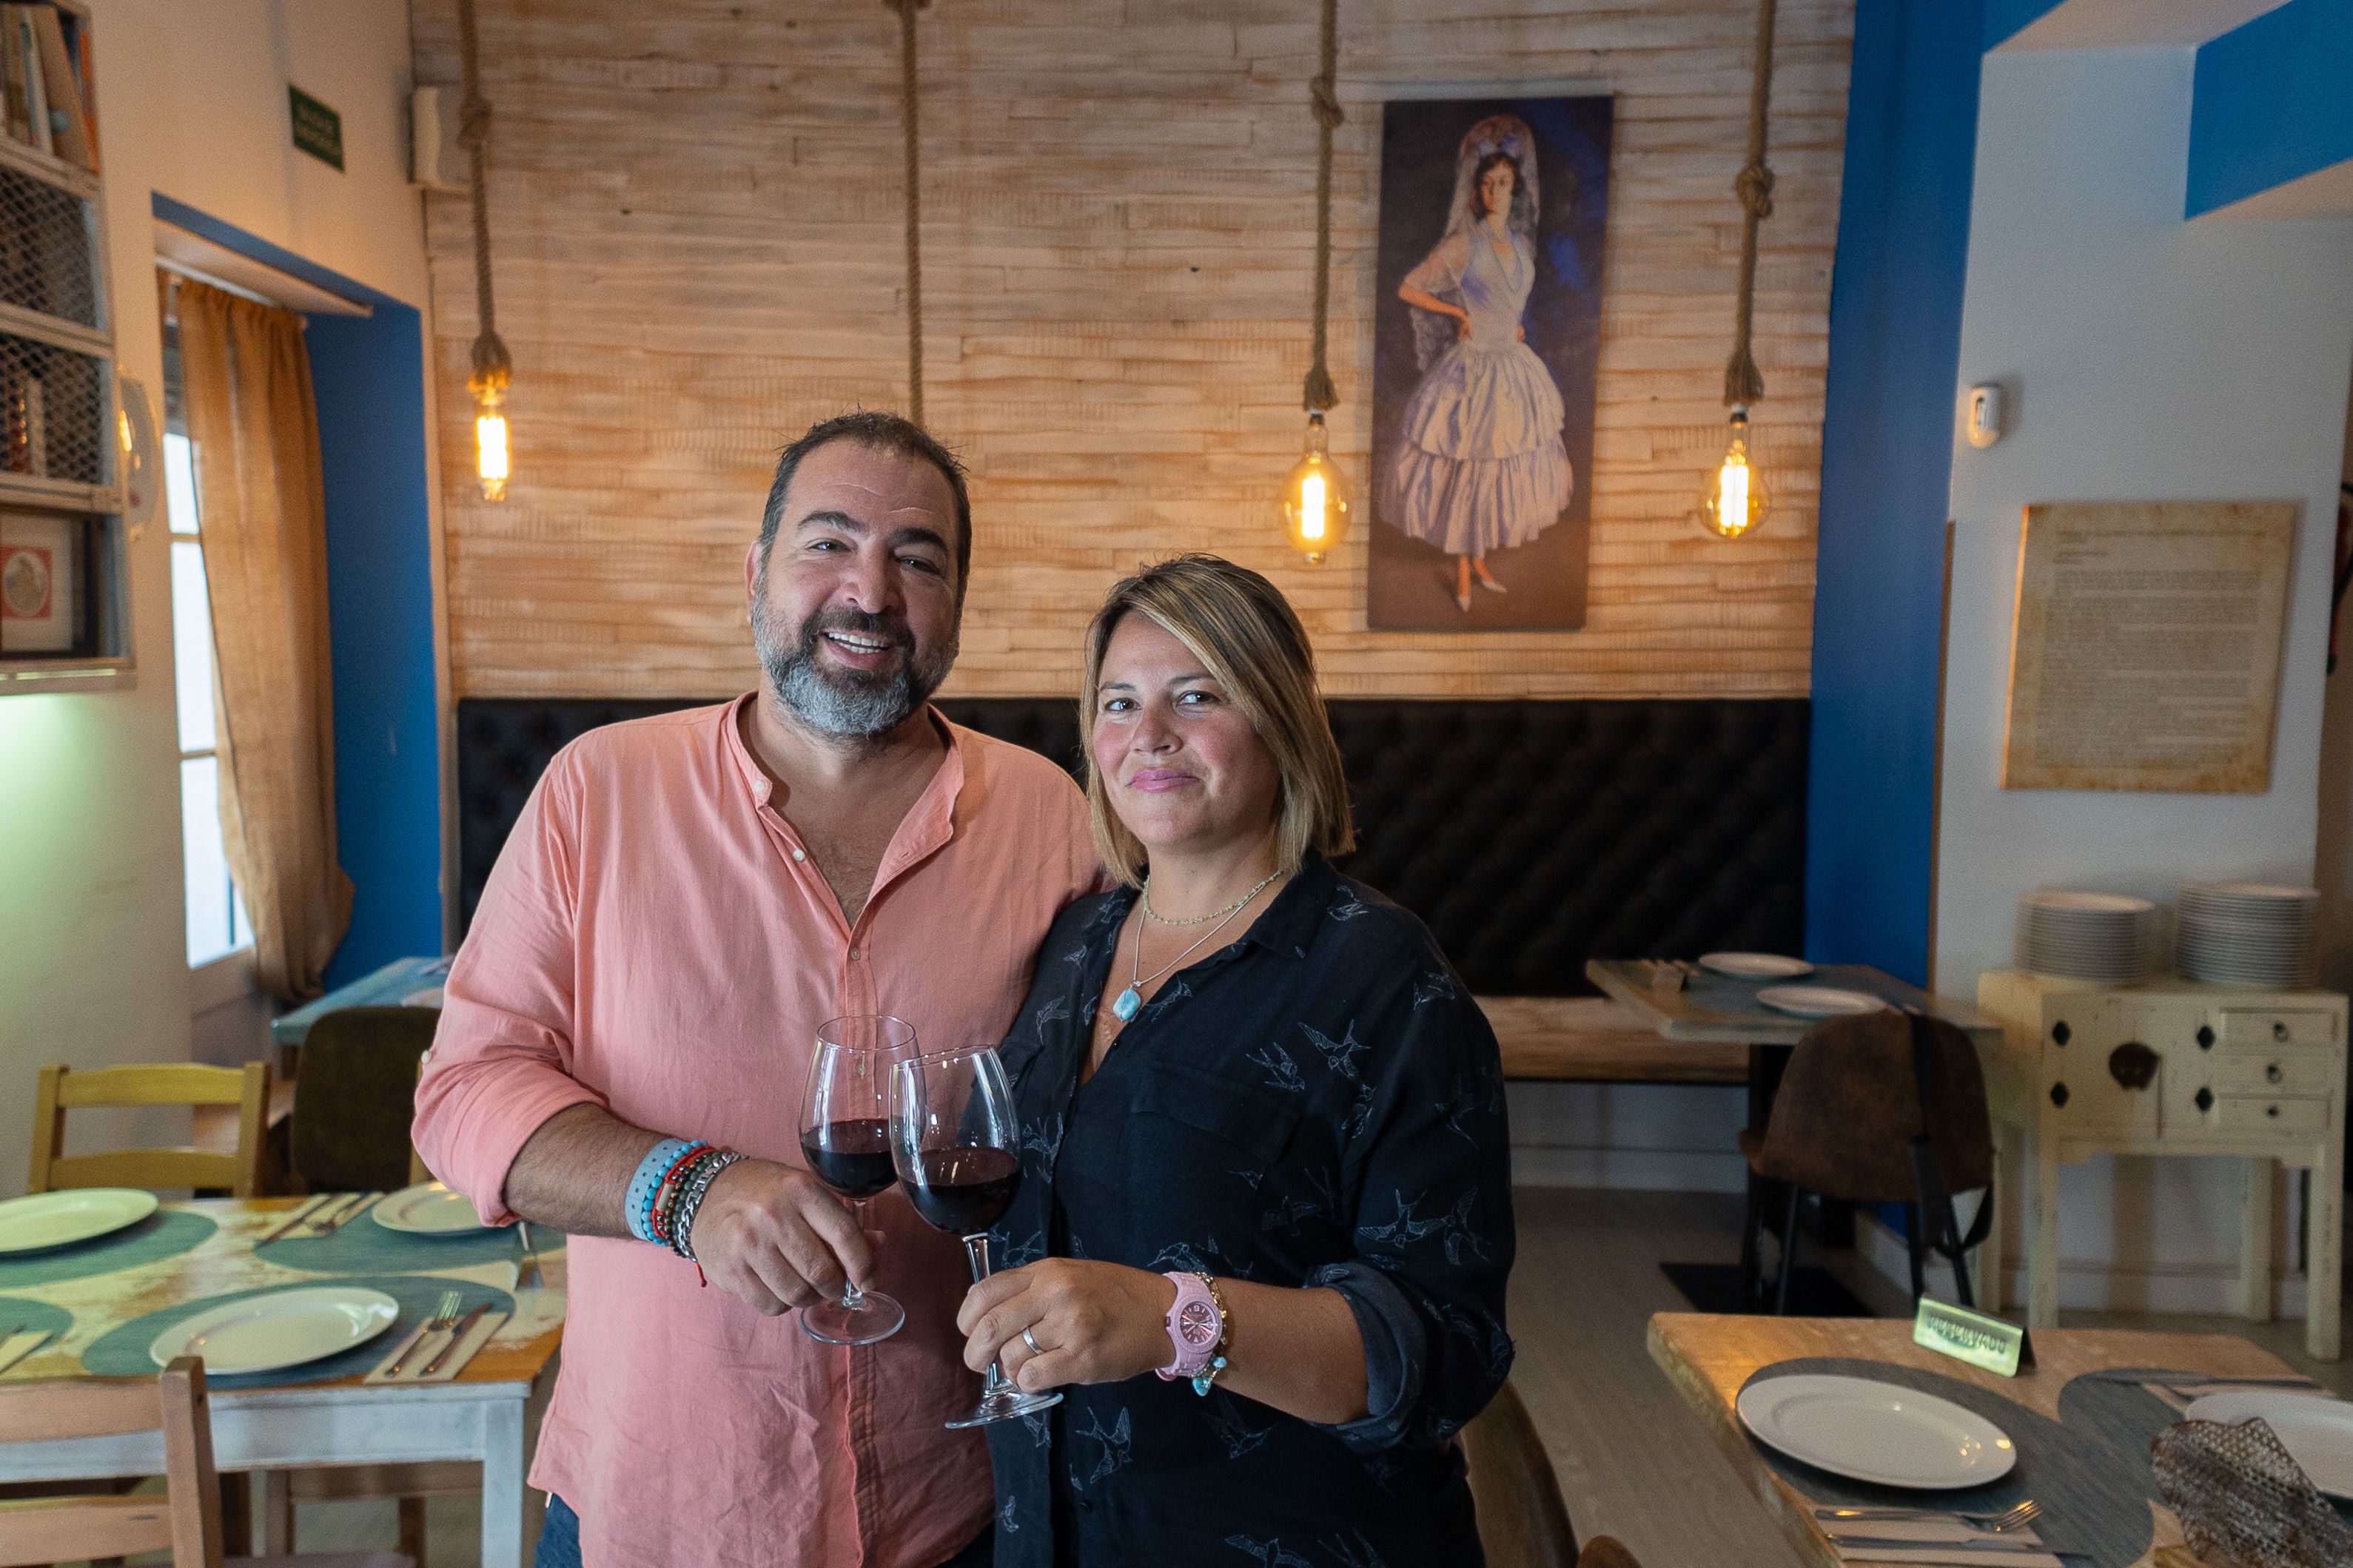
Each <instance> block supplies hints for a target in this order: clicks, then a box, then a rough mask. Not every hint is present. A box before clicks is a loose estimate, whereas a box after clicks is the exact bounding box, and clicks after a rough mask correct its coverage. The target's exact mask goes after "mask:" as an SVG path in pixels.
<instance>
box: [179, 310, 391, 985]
mask: <svg viewBox="0 0 2353 1568" xmlns="http://www.w3.org/2000/svg"><path fill="white" fill-rule="evenodd" d="M179 321H180V377H181V384H182V386H183V388H184V391H185V396H186V399H187V414H188V435H189V437H190V439H191V440H192V441H193V442H194V444H195V454H196V515H197V517H198V519H199V520H200V526H201V527H202V529H203V533H204V542H205V578H206V583H207V584H209V586H210V593H211V598H212V612H213V647H214V650H215V654H216V663H215V668H216V670H217V672H218V676H219V691H220V718H219V731H220V741H219V744H220V808H221V831H222V835H223V837H225V838H226V839H227V849H228V863H229V870H230V873H231V874H232V875H233V876H235V877H236V879H237V888H238V889H239V891H241V892H242V893H243V894H244V895H245V908H246V912H247V913H248V915H250V916H251V917H252V919H253V936H254V960H255V965H256V967H257V968H258V969H259V973H260V980H261V984H262V986H263V988H264V989H265V990H268V991H269V992H270V993H271V994H275V995H278V996H280V997H283V998H285V999H286V1000H288V1001H295V1000H299V999H301V998H302V997H306V996H315V995H317V994H319V991H320V988H321V987H320V975H321V973H322V972H323V971H324V970H325V968H326V965H327V959H328V957H329V955H330V954H332V952H334V950H335V944H336V943H337V942H341V941H342V940H343V931H344V928H346V927H347V926H349V925H350V923H351V918H352V884H351V879H349V878H348V877H346V876H344V875H343V868H342V867H341V866H339V865H337V864H336V863H335V753H334V745H335V717H334V692H333V685H332V679H331V670H330V666H329V658H328V647H327V534H326V506H325V502H324V500H323V497H322V490H321V488H320V479H319V415H318V407H317V405H316V404H315V403H314V402H313V401H312V399H311V362H310V360H309V358H308V356H306V355H305V354H304V353H303V349H302V319H301V317H299V316H297V315H295V314H294V313H293V312H291V311H290V310H277V309H275V308H273V307H271V306H268V305H257V304H254V303H252V302H251V301H249V300H239V299H237V298H236V297H235V296H233V295H230V294H227V293H224V292H222V291H221V290H220V289H208V288H206V286H205V285H203V284H201V283H194V282H184V283H182V284H181V285H180V286H179Z"/></svg>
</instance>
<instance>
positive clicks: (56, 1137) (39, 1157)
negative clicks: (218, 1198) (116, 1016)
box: [29, 1062, 270, 1198]
mask: <svg viewBox="0 0 2353 1568" xmlns="http://www.w3.org/2000/svg"><path fill="white" fill-rule="evenodd" d="M269 1098H270V1095H269V1064H268V1063H267V1062H250V1063H248V1064H247V1065H246V1066H244V1067H242V1068H216V1067H204V1066H201V1065H198V1064H196V1063H193V1062H158V1063H153V1064H146V1065H142V1066H137V1067H117V1068H92V1069H90V1070H88V1071H82V1072H77V1071H75V1070H73V1069H72V1068H62V1067H45V1068H42V1069H41V1086H40V1093H39V1098H38V1100H37V1103H36V1105H35V1108H34V1111H33V1174H32V1184H31V1186H30V1188H29V1190H30V1191H32V1192H36V1193H46V1192H50V1191H53V1190H55V1189H57V1188H58V1187H194V1188H203V1189H214V1190H224V1191H227V1192H229V1193H232V1194H236V1195H237V1196H238V1197H241V1198H249V1197H254V1196H257V1195H259V1194H260V1192H261V1190H262V1182H261V1162H262V1149H263V1142H264V1138H265V1135H266V1133H267V1131H268V1127H269ZM140 1105H185V1106H189V1107H192V1108H194V1107H201V1106H236V1107H237V1148H236V1150H235V1152H230V1153H216V1152H210V1151H207V1150H203V1149H193V1148H177V1149H114V1150H110V1151H108V1152H105V1153H100V1154H72V1155H69V1154H68V1153H67V1152H65V1148H66V1112H67V1111H68V1110H79V1109H82V1108H85V1107H93V1106H117V1107H121V1106H140Z"/></svg>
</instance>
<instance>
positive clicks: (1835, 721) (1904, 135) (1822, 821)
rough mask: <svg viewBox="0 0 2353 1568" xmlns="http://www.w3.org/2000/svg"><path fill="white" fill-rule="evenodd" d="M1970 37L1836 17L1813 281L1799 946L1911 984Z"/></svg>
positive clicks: (1931, 746)
mask: <svg viewBox="0 0 2353 1568" xmlns="http://www.w3.org/2000/svg"><path fill="white" fill-rule="evenodd" d="M1985 21H1986V17H1985V16H1984V15H1983V14H1981V7H1980V4H1979V0H1861V3H1860V4H1859V5H1857V6H1856V11H1855V35H1854V57H1853V60H1854V64H1853V78H1852V86H1851V87H1850V89H1849V96H1848V100H1847V137H1846V173H1845V183H1844V187H1843V190H1842V193H1841V197H1840V207H1839V236H1838V260H1837V263H1836V268H1835V270H1834V271H1833V272H1832V274H1831V321H1830V371H1829V384H1828V387H1827V390H1826V394H1825V399H1824V409H1823V420H1822V496H1821V522H1820V549H1819V551H1818V552H1817V559H1816V564H1815V576H1814V657H1813V745H1812V762H1811V778H1810V784H1809V789H1808V799H1807V816H1808V821H1807V833H1806V845H1807V848H1806V857H1807V865H1806V948H1807V953H1808V956H1810V957H1811V958H1813V959H1815V960H1816V961H1818V962H1822V963H1871V964H1876V965H1878V966H1879V967H1880V968H1882V969H1884V970H1886V971H1887V972H1888V973H1892V974H1897V975H1901V976H1902V977H1903V978H1905V979H1906V980H1909V981H1912V982H1914V983H1915V984H1921V983H1925V981H1926V978H1927V968H1928V929H1929V900H1930V889H1931V887H1932V881H1931V875H1930V868H1931V865H1932V862H1933V857H1934V854H1935V848H1936V846H1935V843H1934V811H1933V803H1934V800H1935V789H1936V658H1937V648H1938V646H1939V642H1940V625H1939V621H1940V615H1941V608H1942V601H1943V585H1944V540H1945V519H1946V516H1947V509H1948V505H1949V501H1950V483H1951V475H1952V442H1953V431H1954V428H1955V419H1956V414H1955V408H1954V399H1955V396H1956V395H1957V385H1956V377H1957V374H1958V366H1959V360H1960V338H1961V292H1962V282H1963V279H1964V275H1965V273H1966V271H1967V264H1968V226H1969V194H1970V184H1971V176H1972V171H1973V167H1974V163H1975V158H1976V153H1977V108H1978V59H1979V56H1980V54H1981V52H1982V50H1983V47H1984V35H1983V27H1984V24H1985ZM2021 25H2022V24H2021Z"/></svg>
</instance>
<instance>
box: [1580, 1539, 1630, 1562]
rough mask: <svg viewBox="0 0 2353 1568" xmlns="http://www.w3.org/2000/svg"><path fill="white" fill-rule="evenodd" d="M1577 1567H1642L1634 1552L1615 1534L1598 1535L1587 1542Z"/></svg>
mask: <svg viewBox="0 0 2353 1568" xmlns="http://www.w3.org/2000/svg"><path fill="white" fill-rule="evenodd" d="M1577 1568H1642V1565H1641V1563H1637V1562H1635V1561H1634V1554H1633V1553H1632V1552H1629V1551H1627V1550H1626V1547H1625V1543H1624V1542H1620V1540H1619V1539H1618V1538H1617V1537H1616V1536H1614V1535H1597V1536H1595V1537H1594V1538H1593V1539H1592V1540H1590V1541H1588V1542H1586V1543H1585V1552H1584V1555H1582V1556H1580V1557H1579V1558H1577Z"/></svg>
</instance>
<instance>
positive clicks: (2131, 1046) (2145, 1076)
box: [2108, 1040, 2157, 1089]
mask: <svg viewBox="0 0 2353 1568" xmlns="http://www.w3.org/2000/svg"><path fill="white" fill-rule="evenodd" d="M2108 1076H2109V1077H2111V1078H2113V1079H2116V1082H2118V1083H2119V1084H2122V1085H2123V1086H2124V1087H2125V1088H2126V1089H2147V1087H2148V1086H2149V1085H2150V1084H2151V1083H2154V1082H2155V1081H2156V1080H2157V1053H2156V1052H2155V1051H2152V1050H2150V1049H2149V1048H2148V1047H2147V1046H2144V1045H2142V1044H2141V1043H2140V1042H2139V1041H2138V1040H2126V1042H2125V1043H2124V1044H2123V1045H2121V1046H2118V1047H2116V1049H2115V1050H2113V1051H2110V1052H2109V1053H2108Z"/></svg>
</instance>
